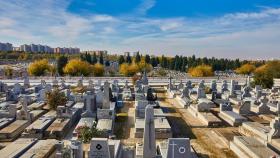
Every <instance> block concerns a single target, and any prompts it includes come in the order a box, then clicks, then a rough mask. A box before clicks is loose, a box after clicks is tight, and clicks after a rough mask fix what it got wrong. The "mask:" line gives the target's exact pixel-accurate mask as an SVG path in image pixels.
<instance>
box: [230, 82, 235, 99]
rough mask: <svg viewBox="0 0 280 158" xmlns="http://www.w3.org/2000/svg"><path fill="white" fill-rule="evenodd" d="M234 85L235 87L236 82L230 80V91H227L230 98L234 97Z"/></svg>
mask: <svg viewBox="0 0 280 158" xmlns="http://www.w3.org/2000/svg"><path fill="white" fill-rule="evenodd" d="M235 85H236V82H235V81H234V80H231V81H230V89H229V93H230V95H231V96H234V95H235Z"/></svg>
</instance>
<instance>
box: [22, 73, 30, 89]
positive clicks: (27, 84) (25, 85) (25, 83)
mask: <svg viewBox="0 0 280 158" xmlns="http://www.w3.org/2000/svg"><path fill="white" fill-rule="evenodd" d="M23 86H24V88H29V87H30V82H29V77H28V76H27V75H25V76H24V80H23Z"/></svg>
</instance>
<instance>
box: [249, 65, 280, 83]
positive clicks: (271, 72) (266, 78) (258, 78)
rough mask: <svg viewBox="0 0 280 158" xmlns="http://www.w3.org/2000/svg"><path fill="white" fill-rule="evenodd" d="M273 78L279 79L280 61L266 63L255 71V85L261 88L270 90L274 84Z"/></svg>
mask: <svg viewBox="0 0 280 158" xmlns="http://www.w3.org/2000/svg"><path fill="white" fill-rule="evenodd" d="M274 78H280V61H277V60H275V61H270V62H267V63H266V64H265V65H262V66H260V67H258V68H257V69H256V70H255V73H254V83H255V85H261V86H262V87H263V88H271V87H272V86H273V84H274V82H273V79H274Z"/></svg>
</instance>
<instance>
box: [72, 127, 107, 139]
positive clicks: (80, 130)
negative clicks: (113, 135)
mask: <svg viewBox="0 0 280 158" xmlns="http://www.w3.org/2000/svg"><path fill="white" fill-rule="evenodd" d="M96 126H97V123H96V122H94V123H93V126H92V127H91V128H90V127H88V126H79V127H77V129H76V132H77V135H78V139H79V140H81V141H82V142H83V143H89V142H90V141H91V139H92V138H93V137H101V136H103V135H104V131H102V130H99V129H97V128H96Z"/></svg>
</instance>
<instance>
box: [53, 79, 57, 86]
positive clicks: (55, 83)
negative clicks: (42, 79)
mask: <svg viewBox="0 0 280 158" xmlns="http://www.w3.org/2000/svg"><path fill="white" fill-rule="evenodd" d="M52 84H53V86H54V87H56V86H58V80H57V79H56V78H55V79H54V80H53V81H52Z"/></svg>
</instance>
